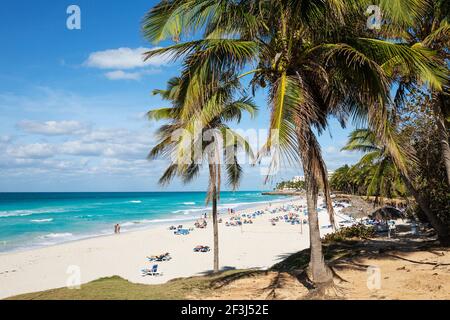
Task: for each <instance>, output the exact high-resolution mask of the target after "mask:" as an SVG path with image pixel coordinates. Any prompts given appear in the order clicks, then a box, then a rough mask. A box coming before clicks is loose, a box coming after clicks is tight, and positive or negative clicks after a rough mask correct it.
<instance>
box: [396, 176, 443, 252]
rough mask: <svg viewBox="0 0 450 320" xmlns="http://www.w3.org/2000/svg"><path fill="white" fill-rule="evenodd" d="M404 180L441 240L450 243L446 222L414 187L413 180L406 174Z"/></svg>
mask: <svg viewBox="0 0 450 320" xmlns="http://www.w3.org/2000/svg"><path fill="white" fill-rule="evenodd" d="M402 178H403V181H404V182H405V185H406V188H407V189H408V191H409V192H410V193H411V194H412V195H413V197H414V199H415V200H416V202H417V204H418V205H419V207H420V209H422V211H423V213H425V216H426V217H427V219H428V221H429V222H430V223H431V225H432V227H433V228H434V230H436V233H437V235H438V239H439V241H440V242H441V243H442V244H443V245H450V230H449V228H448V226H447V225H446V224H444V223H443V222H442V221H441V220H440V219H439V217H437V216H436V215H435V214H434V213H433V212H432V211H431V208H430V205H429V203H428V199H426V198H425V197H423V196H422V195H421V194H420V193H419V192H418V191H417V190H416V188H415V187H414V185H413V184H412V182H411V181H410V180H409V179H408V178H407V177H405V176H402Z"/></svg>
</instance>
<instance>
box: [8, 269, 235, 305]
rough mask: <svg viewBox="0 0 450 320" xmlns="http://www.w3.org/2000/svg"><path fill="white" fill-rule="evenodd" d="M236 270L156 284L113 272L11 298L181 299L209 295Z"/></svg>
mask: <svg viewBox="0 0 450 320" xmlns="http://www.w3.org/2000/svg"><path fill="white" fill-rule="evenodd" d="M237 272H239V271H238V270H231V271H226V272H223V273H220V274H218V275H214V276H203V277H191V278H180V279H174V280H172V281H169V282H167V283H164V284H156V285H145V284H137V283H131V282H129V281H127V280H125V279H123V278H121V277H118V276H114V277H108V278H101V279H98V280H95V281H92V282H89V283H86V284H83V285H82V286H81V288H80V289H68V288H58V289H52V290H47V291H42V292H36V293H29V294H23V295H19V296H15V297H11V298H9V300H36V299H38V300H39V299H40V300H180V299H188V298H189V296H191V295H193V294H198V293H199V292H201V293H202V294H205V296H206V295H207V294H208V291H209V290H212V288H211V285H212V283H214V281H218V280H220V279H221V278H223V277H227V276H230V275H233V274H234V273H237Z"/></svg>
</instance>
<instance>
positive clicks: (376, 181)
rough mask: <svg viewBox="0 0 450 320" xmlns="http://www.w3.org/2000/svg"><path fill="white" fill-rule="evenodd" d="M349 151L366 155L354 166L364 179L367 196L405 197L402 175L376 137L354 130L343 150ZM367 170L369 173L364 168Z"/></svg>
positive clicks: (369, 131)
mask: <svg viewBox="0 0 450 320" xmlns="http://www.w3.org/2000/svg"><path fill="white" fill-rule="evenodd" d="M342 150H347V151H360V152H363V153H365V155H364V156H363V157H362V158H361V159H360V160H359V161H358V163H357V164H356V165H355V166H354V167H356V168H358V169H357V172H358V174H359V175H361V176H362V177H364V176H365V179H364V183H363V185H364V186H365V189H366V195H367V196H375V202H377V200H378V198H379V197H385V198H396V197H399V196H405V193H406V187H405V185H404V184H403V182H402V179H401V174H400V172H399V171H398V169H397V168H396V167H395V164H394V162H393V161H392V158H391V156H390V154H389V153H388V152H387V151H386V148H385V147H384V146H383V145H380V144H378V143H377V138H376V135H375V134H374V133H373V132H372V131H371V130H368V129H357V130H354V131H353V132H352V133H351V134H350V136H349V139H348V141H347V144H346V145H345V146H344V147H343V148H342ZM364 167H365V168H367V169H368V170H367V171H368V172H367V173H366V172H365V170H362V168H364Z"/></svg>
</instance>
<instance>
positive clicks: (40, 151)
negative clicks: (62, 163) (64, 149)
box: [6, 143, 55, 159]
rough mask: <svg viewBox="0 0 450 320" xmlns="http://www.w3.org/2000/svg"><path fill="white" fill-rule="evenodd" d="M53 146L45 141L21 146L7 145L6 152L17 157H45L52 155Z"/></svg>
mask: <svg viewBox="0 0 450 320" xmlns="http://www.w3.org/2000/svg"><path fill="white" fill-rule="evenodd" d="M54 152H55V150H54V146H53V145H50V144H47V143H32V144H27V145H21V146H9V147H8V148H7V149H6V153H7V154H9V155H10V156H13V157H15V158H19V159H45V158H51V157H53V155H54Z"/></svg>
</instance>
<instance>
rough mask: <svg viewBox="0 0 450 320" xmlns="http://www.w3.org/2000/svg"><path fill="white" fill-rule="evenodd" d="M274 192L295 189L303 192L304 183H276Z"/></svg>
mask: <svg viewBox="0 0 450 320" xmlns="http://www.w3.org/2000/svg"><path fill="white" fill-rule="evenodd" d="M275 189H276V190H283V189H295V190H305V181H281V182H279V183H277V185H276V187H275Z"/></svg>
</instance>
